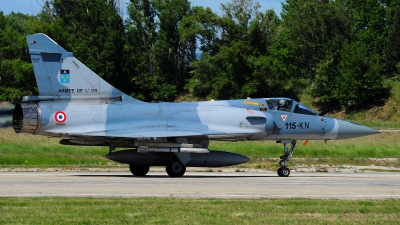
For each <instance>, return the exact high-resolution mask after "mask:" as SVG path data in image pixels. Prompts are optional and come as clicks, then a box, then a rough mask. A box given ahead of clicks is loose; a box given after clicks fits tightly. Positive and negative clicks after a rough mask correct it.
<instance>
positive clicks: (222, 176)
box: [71, 174, 354, 180]
mask: <svg viewBox="0 0 400 225" xmlns="http://www.w3.org/2000/svg"><path fill="white" fill-rule="evenodd" d="M71 176H75V177H125V178H137V179H141V178H147V179H151V178H169V179H171V177H169V176H168V175H167V174H165V175H149V174H148V175H146V176H134V175H129V174H127V175H121V174H81V175H80V174H74V175H71ZM278 177H279V176H277V175H256V176H254V175H235V176H225V175H221V176H216V175H212V174H210V175H185V176H183V177H175V178H176V179H185V178H198V179H204V178H208V179H210V178H211V179H214V178H217V179H220V178H228V179H229V178H232V179H235V178H278ZM305 177H314V178H332V177H338V176H337V175H332V176H329V175H326V174H325V175H324V176H310V175H306V174H304V176H295V177H292V178H286V179H285V178H283V180H287V179H291V180H293V178H305ZM343 177H346V176H343ZM353 178H354V177H353ZM172 179H173V178H172ZM280 179H282V178H280Z"/></svg>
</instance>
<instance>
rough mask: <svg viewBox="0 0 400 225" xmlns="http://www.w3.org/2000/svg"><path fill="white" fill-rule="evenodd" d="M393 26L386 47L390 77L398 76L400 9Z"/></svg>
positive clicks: (387, 71) (387, 69)
mask: <svg viewBox="0 0 400 225" xmlns="http://www.w3.org/2000/svg"><path fill="white" fill-rule="evenodd" d="M393 20H394V21H393V24H392V25H391V26H389V29H390V30H389V35H388V41H387V47H386V73H387V75H388V76H389V77H391V76H395V75H397V74H398V73H399V72H400V71H397V69H396V65H397V64H398V63H399V62H400V7H399V8H397V9H396V11H395V15H394V19H393Z"/></svg>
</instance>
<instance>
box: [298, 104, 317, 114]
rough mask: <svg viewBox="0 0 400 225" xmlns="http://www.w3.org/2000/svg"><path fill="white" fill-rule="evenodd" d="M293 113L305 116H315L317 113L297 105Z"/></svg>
mask: <svg viewBox="0 0 400 225" xmlns="http://www.w3.org/2000/svg"><path fill="white" fill-rule="evenodd" d="M294 113H299V114H306V115H317V112H315V111H314V110H312V109H310V108H308V107H307V106H305V105H303V104H301V103H299V104H297V105H296V107H294Z"/></svg>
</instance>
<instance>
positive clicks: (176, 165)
mask: <svg viewBox="0 0 400 225" xmlns="http://www.w3.org/2000/svg"><path fill="white" fill-rule="evenodd" d="M165 170H166V171H167V173H168V175H169V176H170V177H181V176H183V174H185V172H186V166H184V165H183V164H182V163H181V161H179V159H172V160H171V161H170V162H169V163H168V165H167V166H166V167H165Z"/></svg>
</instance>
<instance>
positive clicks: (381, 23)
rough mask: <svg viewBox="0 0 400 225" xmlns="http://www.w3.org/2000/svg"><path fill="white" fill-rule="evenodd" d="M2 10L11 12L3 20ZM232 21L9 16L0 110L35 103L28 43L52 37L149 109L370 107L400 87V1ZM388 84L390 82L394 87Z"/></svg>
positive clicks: (182, 4) (182, 8) (231, 8)
mask: <svg viewBox="0 0 400 225" xmlns="http://www.w3.org/2000/svg"><path fill="white" fill-rule="evenodd" d="M0 10H1V8H0ZM221 10H222V12H223V13H222V15H218V14H216V13H214V12H212V11H211V9H210V8H203V7H198V6H191V5H190V2H189V1H188V0H131V1H130V2H129V3H128V6H127V16H126V18H121V15H120V14H119V13H118V10H117V8H116V2H115V1H114V0H93V1H85V0H52V1H49V2H47V4H46V5H45V6H44V7H43V10H42V11H41V12H40V13H39V14H38V15H35V16H30V15H24V14H21V13H11V14H9V15H3V13H0V100H7V101H13V102H15V101H19V99H21V97H22V96H24V95H35V94H36V91H37V90H36V85H35V80H34V76H33V70H32V67H31V65H30V59H29V57H28V56H26V55H24V53H23V52H24V49H25V48H26V43H25V36H26V35H29V34H32V33H37V32H41V33H46V34H47V35H49V36H50V37H51V38H52V39H54V40H55V41H56V42H58V43H59V44H60V45H62V46H64V47H65V48H67V50H69V51H73V52H74V54H75V56H76V57H77V58H78V59H80V60H81V61H82V62H83V63H85V64H87V65H88V66H89V67H90V68H91V69H93V70H94V71H95V72H96V73H98V74H99V75H100V76H102V77H103V78H105V79H106V80H107V81H109V82H110V83H111V84H112V85H114V86H116V87H117V88H119V89H120V90H121V91H123V92H125V93H127V94H129V95H131V96H133V97H136V98H139V99H142V100H147V101H171V100H175V99H177V98H178V97H179V96H184V95H186V94H189V96H192V98H194V99H209V98H213V99H230V98H246V97H270V96H283V95H284V96H288V97H293V98H298V93H299V91H303V90H305V91H307V92H308V93H309V94H310V95H311V96H312V97H313V98H315V100H316V102H317V103H318V104H319V106H322V107H326V106H329V105H330V104H333V103H335V102H355V103H359V105H363V103H365V102H367V101H371V100H377V99H381V98H382V97H383V96H384V89H383V81H384V80H385V79H386V80H389V79H398V78H399V76H398V73H399V71H398V70H399V69H400V64H399V62H400V0H392V1H383V0H367V1H360V0H286V1H285V2H283V3H282V13H281V15H280V16H278V15H276V13H275V12H274V11H273V10H266V11H265V12H261V11H260V4H259V3H258V2H255V1H253V0H232V1H231V2H230V3H226V4H221ZM386 83H387V82H386Z"/></svg>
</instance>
